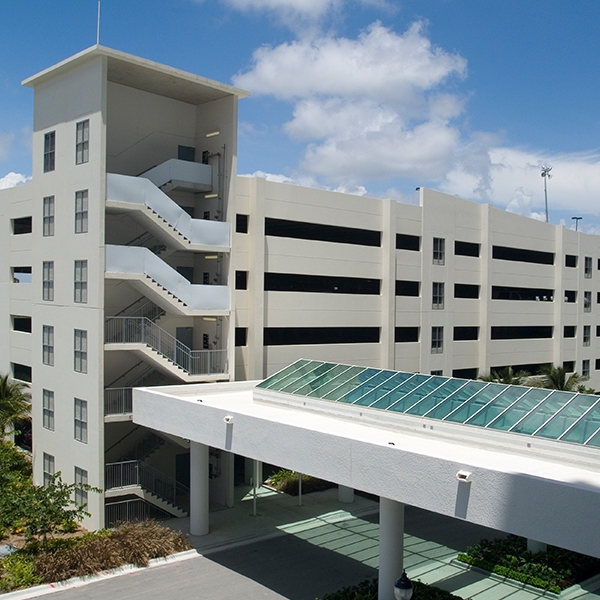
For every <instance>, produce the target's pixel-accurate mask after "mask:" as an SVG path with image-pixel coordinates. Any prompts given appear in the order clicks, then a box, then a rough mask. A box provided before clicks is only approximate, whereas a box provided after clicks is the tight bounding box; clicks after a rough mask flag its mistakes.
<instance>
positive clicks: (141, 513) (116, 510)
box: [104, 498, 173, 527]
mask: <svg viewBox="0 0 600 600" xmlns="http://www.w3.org/2000/svg"><path fill="white" fill-rule="evenodd" d="M172 517H173V515H171V514H169V513H168V512H167V511H166V510H162V509H160V508H158V507H157V506H153V505H152V504H150V503H149V502H146V501H145V500H142V499H141V498H134V499H132V500H121V501H119V502H111V503H110V504H106V505H105V507H104V521H105V525H106V527H114V526H115V525H117V524H118V523H124V522H126V521H127V522H128V521H145V520H147V519H154V520H155V521H165V520H167V519H171V518H172Z"/></svg>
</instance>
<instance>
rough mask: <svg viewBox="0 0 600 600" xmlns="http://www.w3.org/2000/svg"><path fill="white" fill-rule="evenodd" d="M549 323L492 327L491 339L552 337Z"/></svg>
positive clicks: (551, 328)
mask: <svg viewBox="0 0 600 600" xmlns="http://www.w3.org/2000/svg"><path fill="white" fill-rule="evenodd" d="M552 330H553V327H552V326H551V325H538V326H534V325H523V326H507V327H492V339H493V340H533V339H546V338H551V337H552Z"/></svg>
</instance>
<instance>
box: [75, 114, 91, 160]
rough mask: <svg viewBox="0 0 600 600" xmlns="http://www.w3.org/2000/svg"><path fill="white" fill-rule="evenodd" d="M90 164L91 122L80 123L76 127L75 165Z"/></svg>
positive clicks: (86, 120) (87, 120)
mask: <svg viewBox="0 0 600 600" xmlns="http://www.w3.org/2000/svg"><path fill="white" fill-rule="evenodd" d="M87 162H90V120H89V119H85V120H83V121H79V123H77V124H76V125H75V164H76V165H83V164H85V163H87Z"/></svg>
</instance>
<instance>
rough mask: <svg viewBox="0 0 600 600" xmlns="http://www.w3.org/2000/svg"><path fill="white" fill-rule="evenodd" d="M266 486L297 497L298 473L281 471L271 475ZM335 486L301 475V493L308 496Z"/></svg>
mask: <svg viewBox="0 0 600 600" xmlns="http://www.w3.org/2000/svg"><path fill="white" fill-rule="evenodd" d="M267 484H268V485H270V486H271V487H273V488H275V489H276V490H278V491H280V492H285V493H286V494H289V495H290V496H297V495H298V494H299V493H300V491H299V487H298V473H297V472H296V471H288V470H286V469H281V470H280V471H277V472H275V473H273V474H272V475H271V476H270V477H269V479H267ZM334 485H335V484H333V483H331V482H330V481H323V480H322V479H318V478H317V477H312V476H311V475H305V474H304V473H303V474H302V493H303V494H310V492H320V491H323V490H327V489H329V488H331V487H333V486H334Z"/></svg>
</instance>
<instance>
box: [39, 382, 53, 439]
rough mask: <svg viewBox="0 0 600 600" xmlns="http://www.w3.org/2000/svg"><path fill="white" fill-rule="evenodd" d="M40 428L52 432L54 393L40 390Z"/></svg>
mask: <svg viewBox="0 0 600 600" xmlns="http://www.w3.org/2000/svg"><path fill="white" fill-rule="evenodd" d="M42 427H43V428H44V429H48V430H49V431H54V392H53V391H52V390H46V389H42Z"/></svg>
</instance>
